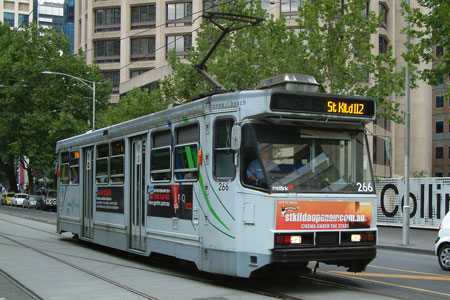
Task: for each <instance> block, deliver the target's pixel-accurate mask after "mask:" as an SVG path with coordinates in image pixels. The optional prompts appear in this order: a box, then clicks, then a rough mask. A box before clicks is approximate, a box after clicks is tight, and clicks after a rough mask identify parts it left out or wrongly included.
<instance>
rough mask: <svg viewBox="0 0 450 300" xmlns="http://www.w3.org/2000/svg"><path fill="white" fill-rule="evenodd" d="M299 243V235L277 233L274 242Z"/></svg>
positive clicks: (287, 244)
mask: <svg viewBox="0 0 450 300" xmlns="http://www.w3.org/2000/svg"><path fill="white" fill-rule="evenodd" d="M301 243H302V236H301V235H277V236H276V237H275V244H276V245H279V246H289V245H298V244H301Z"/></svg>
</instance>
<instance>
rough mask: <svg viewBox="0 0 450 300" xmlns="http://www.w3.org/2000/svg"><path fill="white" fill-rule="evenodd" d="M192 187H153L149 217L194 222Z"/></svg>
mask: <svg viewBox="0 0 450 300" xmlns="http://www.w3.org/2000/svg"><path fill="white" fill-rule="evenodd" d="M192 193H193V190H192V185H177V184H174V185H161V186H151V187H150V191H149V193H148V210H147V211H148V215H149V216H154V217H163V218H179V219H184V220H192Z"/></svg>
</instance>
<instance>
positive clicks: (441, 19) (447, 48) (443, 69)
mask: <svg viewBox="0 0 450 300" xmlns="http://www.w3.org/2000/svg"><path fill="white" fill-rule="evenodd" d="M417 3H418V4H419V6H420V7H419V8H411V7H410V6H408V4H407V3H406V2H405V1H403V2H402V13H403V15H404V16H406V19H407V20H409V22H410V28H409V29H408V28H404V30H403V31H404V32H405V33H407V34H408V36H409V37H410V42H409V43H407V47H408V49H409V51H408V53H407V54H405V55H404V57H405V59H406V60H407V61H408V62H409V63H410V64H412V65H419V64H420V63H422V62H424V63H426V64H430V63H431V65H430V67H428V68H425V69H423V70H417V73H418V74H419V75H420V77H421V79H423V80H425V81H426V82H428V83H429V84H430V85H439V84H442V83H444V82H446V80H447V84H448V85H447V94H446V99H447V100H448V99H450V98H449V97H450V81H449V80H448V76H449V74H450V1H448V0H417ZM438 45H439V46H441V47H442V48H443V54H442V55H440V56H438V57H436V56H434V55H433V47H434V46H438Z"/></svg>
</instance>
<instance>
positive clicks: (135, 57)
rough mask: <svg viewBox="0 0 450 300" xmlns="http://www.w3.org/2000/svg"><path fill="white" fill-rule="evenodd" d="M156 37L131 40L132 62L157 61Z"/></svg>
mask: <svg viewBox="0 0 450 300" xmlns="http://www.w3.org/2000/svg"><path fill="white" fill-rule="evenodd" d="M155 52H156V46H155V37H144V38H133V39H131V61H139V60H155Z"/></svg>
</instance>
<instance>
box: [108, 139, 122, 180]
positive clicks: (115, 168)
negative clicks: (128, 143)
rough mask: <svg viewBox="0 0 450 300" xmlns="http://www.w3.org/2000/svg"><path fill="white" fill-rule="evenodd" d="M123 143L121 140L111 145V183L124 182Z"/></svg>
mask: <svg viewBox="0 0 450 300" xmlns="http://www.w3.org/2000/svg"><path fill="white" fill-rule="evenodd" d="M124 156H125V142H124V141H123V140H120V141H115V142H112V143H111V158H110V176H111V183H119V184H120V183H123V181H124Z"/></svg>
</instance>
